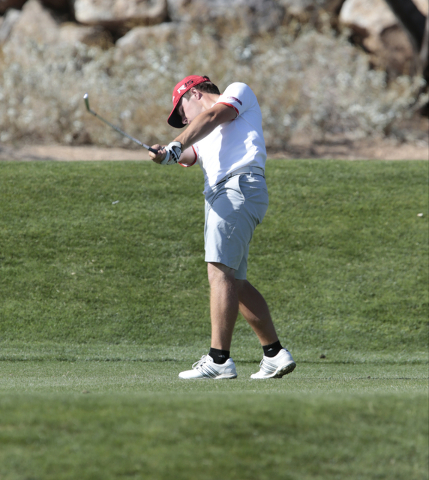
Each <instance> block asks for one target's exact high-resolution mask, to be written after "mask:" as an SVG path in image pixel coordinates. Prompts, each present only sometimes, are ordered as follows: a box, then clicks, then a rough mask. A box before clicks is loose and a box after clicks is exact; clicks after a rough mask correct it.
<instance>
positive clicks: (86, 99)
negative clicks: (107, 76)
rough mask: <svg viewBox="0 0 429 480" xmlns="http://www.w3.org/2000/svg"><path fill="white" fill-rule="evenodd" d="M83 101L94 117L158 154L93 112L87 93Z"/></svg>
mask: <svg viewBox="0 0 429 480" xmlns="http://www.w3.org/2000/svg"><path fill="white" fill-rule="evenodd" d="M83 100H84V102H85V106H86V109H87V110H88V112H89V113H92V115H94V117H97V118H98V119H99V120H101V121H102V122H104V123H105V124H106V125H109V127H112V128H113V129H114V130H116V131H117V132H118V133H120V134H121V135H123V136H124V137H127V138H129V139H130V140H132V141H133V142H135V143H137V145H140V146H141V147H143V148H146V149H147V150H149V151H150V152H152V153H155V154H156V153H158V152H157V150H154V149H153V148H151V147H149V145H146V144H145V143H142V142H141V141H140V140H137V138H134V137H132V136H131V135H128V133H125V132H124V131H122V130H121V129H120V128H119V127H117V126H116V125H113V124H112V123H110V122H108V121H107V120H105V119H104V118H103V117H100V115H98V113H96V112H94V110H91V108H90V106H89V98H88V94H87V93H85V95H84V96H83Z"/></svg>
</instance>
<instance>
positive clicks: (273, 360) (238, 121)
mask: <svg viewBox="0 0 429 480" xmlns="http://www.w3.org/2000/svg"><path fill="white" fill-rule="evenodd" d="M168 123H169V124H170V125H171V126H172V127H175V128H182V127H184V126H185V125H187V126H188V127H187V128H186V129H185V130H184V132H182V133H181V134H180V135H179V136H178V137H176V138H175V140H174V141H173V142H171V143H170V144H169V145H168V146H161V145H153V147H152V148H153V149H155V150H158V153H157V154H153V153H150V156H151V158H152V159H153V161H154V162H156V163H158V164H161V165H171V164H174V163H180V164H181V165H182V166H184V167H191V166H192V165H194V164H199V166H200V167H201V168H202V170H203V172H204V177H205V184H204V195H205V227H204V244H205V261H206V262H207V271H208V279H209V284H210V316H211V348H210V350H209V352H208V355H204V356H203V357H202V358H201V359H200V360H199V361H198V362H196V363H195V364H194V365H193V366H192V370H188V371H185V372H181V373H180V374H179V377H180V378H183V379H199V378H213V379H222V378H236V377H237V371H236V368H235V364H234V361H233V360H232V358H231V357H230V348H231V340H232V334H233V330H234V325H235V322H236V319H237V315H238V312H239V311H240V313H241V314H242V315H243V317H244V318H245V319H246V321H247V322H248V323H249V325H250V326H251V327H252V329H253V330H254V332H255V334H256V335H257V337H258V339H259V341H260V343H261V345H262V348H263V359H262V361H261V363H260V371H259V372H257V373H255V374H253V375H251V378H255V379H266V378H279V377H282V376H283V375H286V374H288V373H290V372H292V371H293V369H294V368H295V366H296V364H295V362H294V360H293V358H292V356H291V354H290V353H289V351H288V350H286V349H285V348H283V347H282V345H281V344H280V341H279V339H278V337H277V334H276V330H275V328H274V324H273V321H272V319H271V315H270V311H269V309H268V306H267V303H266V302H265V300H264V298H263V296H262V295H261V294H260V293H259V292H258V290H256V288H255V287H253V286H252V285H251V284H250V283H249V282H248V281H247V279H246V274H247V257H248V254H249V243H250V240H251V238H252V235H253V231H254V230H255V228H256V226H257V225H258V224H259V223H261V222H262V219H263V218H264V215H265V213H266V211H267V208H268V192H267V186H266V183H265V177H264V170H265V161H266V158H267V154H266V150H265V142H264V137H263V133H262V114H261V110H260V108H259V104H258V101H257V99H256V96H255V94H254V93H253V92H252V90H251V89H250V88H249V87H248V86H247V85H245V84H244V83H233V84H231V85H229V87H228V88H227V89H226V90H225V91H224V92H223V94H221V93H220V91H219V89H218V87H217V86H216V85H214V84H213V83H212V82H211V81H210V79H209V78H208V77H201V76H197V75H191V76H189V77H186V78H185V79H183V80H182V81H181V82H179V83H178V84H177V85H176V86H175V87H174V90H173V110H172V111H171V113H170V116H169V117H168Z"/></svg>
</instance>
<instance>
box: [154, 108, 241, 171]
mask: <svg viewBox="0 0 429 480" xmlns="http://www.w3.org/2000/svg"><path fill="white" fill-rule="evenodd" d="M236 117H237V113H236V111H235V110H234V108H232V107H229V106H228V105H224V104H221V103H217V104H216V105H214V106H213V107H212V108H210V109H208V110H206V111H205V112H202V113H200V114H199V115H198V116H197V117H195V118H194V120H193V121H192V122H191V123H190V124H189V125H188V127H187V128H186V130H185V131H184V132H182V133H181V134H180V135H179V136H178V137H176V138H175V139H174V141H175V142H180V143H181V144H182V155H181V156H180V163H183V164H184V165H190V164H192V163H193V162H194V160H195V155H194V152H193V149H192V148H191V146H192V145H193V144H194V143H196V142H198V141H199V140H202V139H203V138H205V137H207V135H209V134H210V133H211V132H212V131H213V130H214V129H215V128H216V127H218V126H219V125H221V124H222V123H226V122H230V121H232V120H234V119H235V118H236ZM152 148H153V149H155V150H158V154H157V155H154V154H153V153H151V152H149V155H150V157H151V158H152V160H153V161H154V162H155V163H161V162H162V160H164V158H165V155H166V150H165V147H161V145H153V146H152Z"/></svg>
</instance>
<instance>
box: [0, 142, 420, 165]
mask: <svg viewBox="0 0 429 480" xmlns="http://www.w3.org/2000/svg"><path fill="white" fill-rule="evenodd" d="M268 156H269V158H290V159H292V158H321V159H323V158H326V159H327V158H332V159H344V160H428V158H429V146H428V142H427V141H423V140H418V141H416V142H413V143H400V142H398V141H396V140H392V139H360V140H353V139H348V138H344V137H334V136H331V137H329V138H325V139H324V141H320V142H313V143H311V144H308V142H306V139H301V140H300V139H296V140H294V141H293V142H291V143H290V145H289V146H288V148H287V149H286V150H285V151H282V152H278V151H269V152H268ZM0 160H16V161H41V160H50V161H63V162H68V161H75V160H80V161H94V160H113V161H116V160H118V161H120V160H136V161H141V160H149V155H148V152H147V151H146V150H144V149H141V150H129V149H124V148H100V147H94V146H85V147H84V146H79V147H70V146H63V145H31V146H30V145H27V146H23V147H21V148H13V147H7V146H1V147H0Z"/></svg>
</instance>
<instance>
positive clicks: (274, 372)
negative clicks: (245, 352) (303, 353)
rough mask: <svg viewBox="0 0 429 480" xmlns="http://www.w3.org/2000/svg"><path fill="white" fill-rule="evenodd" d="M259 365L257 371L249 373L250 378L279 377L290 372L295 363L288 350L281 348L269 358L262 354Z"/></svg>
mask: <svg viewBox="0 0 429 480" xmlns="http://www.w3.org/2000/svg"><path fill="white" fill-rule="evenodd" d="M259 367H260V370H259V372H258V373H254V374H253V375H250V378H256V379H264V378H281V377H283V375H287V374H288V373H291V372H292V371H293V370H294V368H295V367H296V363H295V361H294V359H293V358H292V355H291V354H290V352H289V351H288V350H286V349H285V348H283V349H282V350H280V352H279V353H278V354H277V355H276V356H275V357H272V358H270V357H266V356H265V355H264V357H263V359H262V361H261V363H260V364H259Z"/></svg>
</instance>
